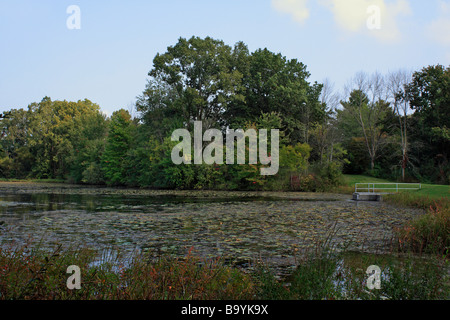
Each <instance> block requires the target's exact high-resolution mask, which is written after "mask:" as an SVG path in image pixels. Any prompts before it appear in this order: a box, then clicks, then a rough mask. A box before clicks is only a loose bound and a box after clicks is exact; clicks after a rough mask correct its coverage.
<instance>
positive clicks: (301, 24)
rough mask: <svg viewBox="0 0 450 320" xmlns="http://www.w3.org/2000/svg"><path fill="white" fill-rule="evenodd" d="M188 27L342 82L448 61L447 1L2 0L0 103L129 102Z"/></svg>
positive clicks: (314, 77) (111, 105) (108, 108)
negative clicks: (364, 74) (47, 100)
mask: <svg viewBox="0 0 450 320" xmlns="http://www.w3.org/2000/svg"><path fill="white" fill-rule="evenodd" d="M73 6H76V8H77V10H74V9H73V8H74V7H73ZM192 36H198V37H202V38H204V37H206V36H210V37H212V38H214V39H220V40H223V41H224V42H225V43H226V44H228V45H234V44H235V43H236V42H238V41H243V42H244V43H246V44H247V45H248V47H249V50H250V51H255V50H257V49H259V48H268V49H269V50H271V51H273V52H276V53H281V54H282V55H283V56H286V58H288V59H297V60H299V61H301V62H303V63H304V64H305V65H306V66H307V70H308V71H309V72H310V73H311V76H310V78H309V81H310V82H314V81H317V82H323V81H325V79H328V81H329V82H331V83H334V85H335V89H336V90H337V91H341V90H343V88H344V86H345V84H346V83H347V82H348V81H349V80H350V79H351V78H352V77H353V76H354V75H355V74H356V73H358V72H360V71H363V72H367V73H373V72H380V73H383V74H386V73H388V72H391V71H396V70H399V69H405V70H409V71H418V70H420V69H422V68H424V67H426V66H428V65H436V64H441V65H444V66H448V65H450V0H428V1H423V0H226V1H225V0H220V1H219V0H208V1H207V0H166V1H161V0H158V1H156V0H128V1H124V0H120V1H119V0H0V112H2V111H6V110H10V109H12V108H15V109H18V108H27V106H28V105H29V104H30V103H33V102H39V101H41V100H42V98H43V97H45V96H48V97H51V98H52V100H68V101H78V100H84V99H89V100H91V101H93V102H95V103H97V104H98V105H99V106H100V108H101V109H102V111H103V112H105V113H106V114H108V115H110V114H112V112H114V111H115V110H119V109H121V108H124V109H130V108H131V107H132V106H133V104H134V102H135V101H136V97H137V96H138V95H140V94H141V93H142V92H143V90H144V88H145V84H146V81H147V79H148V72H149V71H150V70H151V69H152V67H153V58H154V57H155V55H156V54H157V53H164V52H166V49H167V47H168V46H172V45H175V44H176V43H177V41H178V39H179V38H180V37H183V38H190V37H192Z"/></svg>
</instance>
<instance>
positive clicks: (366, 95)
mask: <svg viewBox="0 0 450 320" xmlns="http://www.w3.org/2000/svg"><path fill="white" fill-rule="evenodd" d="M351 86H353V90H352V91H351V93H350V95H349V98H348V101H342V102H341V104H342V106H343V107H344V111H343V112H345V113H348V114H349V115H350V116H351V117H352V118H353V119H354V120H355V121H356V123H357V124H358V126H359V129H360V132H361V134H362V137H363V138H364V142H365V145H366V148H367V153H368V156H369V159H370V168H371V170H373V169H374V167H375V160H376V159H377V157H378V152H379V150H380V148H381V147H382V145H383V144H384V143H385V142H386V141H387V137H388V135H387V130H386V129H387V128H386V126H385V125H383V121H384V119H385V118H386V116H387V114H388V113H389V111H390V109H389V107H390V104H389V103H388V102H386V100H387V99H386V98H385V96H384V94H385V90H384V89H385V87H384V79H383V77H382V76H381V75H380V74H378V73H375V74H373V75H372V76H371V77H368V76H367V75H366V74H364V73H358V74H357V75H356V77H355V78H354V79H353V80H352V83H351Z"/></svg>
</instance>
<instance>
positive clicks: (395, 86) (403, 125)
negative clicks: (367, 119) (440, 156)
mask: <svg viewBox="0 0 450 320" xmlns="http://www.w3.org/2000/svg"><path fill="white" fill-rule="evenodd" d="M410 81H411V74H410V73H409V72H407V71H404V70H399V71H397V72H393V73H390V74H389V78H388V90H389V95H390V100H391V103H392V106H393V110H394V112H395V114H396V116H397V118H398V121H399V128H400V147H401V151H402V161H401V167H402V181H405V170H406V166H407V164H408V162H409V159H408V151H409V141H408V123H409V122H408V117H409V113H410V111H411V110H410V106H409V100H410V99H409V94H408V92H407V91H406V89H407V85H408V84H409V83H410Z"/></svg>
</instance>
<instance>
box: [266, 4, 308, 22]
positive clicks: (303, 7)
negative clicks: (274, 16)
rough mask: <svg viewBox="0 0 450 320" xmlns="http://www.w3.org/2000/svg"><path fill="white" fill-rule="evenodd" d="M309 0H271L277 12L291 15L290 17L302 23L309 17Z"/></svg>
mask: <svg viewBox="0 0 450 320" xmlns="http://www.w3.org/2000/svg"><path fill="white" fill-rule="evenodd" d="M308 1H309V0H272V6H273V7H274V8H275V9H276V10H277V11H279V12H282V13H287V14H290V15H292V18H293V19H294V20H295V21H297V22H299V23H304V22H305V21H306V20H307V19H308V18H309V9H308V7H307V3H308Z"/></svg>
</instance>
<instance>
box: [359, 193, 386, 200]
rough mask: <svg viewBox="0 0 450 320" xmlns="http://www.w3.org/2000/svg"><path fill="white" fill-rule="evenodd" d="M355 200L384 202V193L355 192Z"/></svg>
mask: <svg viewBox="0 0 450 320" xmlns="http://www.w3.org/2000/svg"><path fill="white" fill-rule="evenodd" d="M353 200H355V201H383V194H382V193H373V192H355V193H353Z"/></svg>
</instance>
